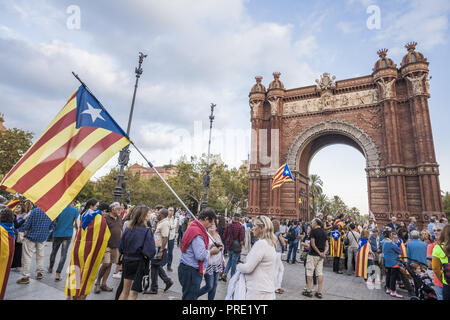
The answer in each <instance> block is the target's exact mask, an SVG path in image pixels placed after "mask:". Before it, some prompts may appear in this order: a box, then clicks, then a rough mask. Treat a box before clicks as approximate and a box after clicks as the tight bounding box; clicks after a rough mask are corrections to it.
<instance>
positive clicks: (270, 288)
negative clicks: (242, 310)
mask: <svg viewBox="0 0 450 320" xmlns="http://www.w3.org/2000/svg"><path fill="white" fill-rule="evenodd" d="M253 233H254V235H255V237H257V238H258V241H256V242H255V244H254V245H253V247H252V249H251V250H250V252H249V253H248V255H247V260H246V262H245V263H241V264H238V266H237V267H236V271H238V272H240V273H242V274H244V275H245V279H246V285H247V294H246V299H247V300H274V299H275V289H276V288H275V276H274V271H275V266H276V263H277V261H276V260H277V253H276V247H277V238H276V237H275V234H274V229H273V224H272V221H270V219H269V218H268V217H266V216H258V217H256V218H255V219H254V221H253Z"/></svg>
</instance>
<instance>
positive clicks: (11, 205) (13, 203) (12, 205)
mask: <svg viewBox="0 0 450 320" xmlns="http://www.w3.org/2000/svg"><path fill="white" fill-rule="evenodd" d="M18 204H20V200H19V199H13V200H11V201H10V202H8V204H7V205H6V206H7V207H8V208H10V209H11V210H12V211H14V209H15V208H16V207H17V205H18Z"/></svg>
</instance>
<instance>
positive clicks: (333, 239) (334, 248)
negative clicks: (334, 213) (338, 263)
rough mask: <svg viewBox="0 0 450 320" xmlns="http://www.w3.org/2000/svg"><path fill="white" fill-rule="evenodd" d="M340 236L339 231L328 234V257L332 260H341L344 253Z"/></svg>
mask: <svg viewBox="0 0 450 320" xmlns="http://www.w3.org/2000/svg"><path fill="white" fill-rule="evenodd" d="M342 238H343V236H342V234H341V233H340V232H339V231H336V230H335V231H331V233H330V256H331V257H333V258H342V253H343V251H344V243H343V241H342Z"/></svg>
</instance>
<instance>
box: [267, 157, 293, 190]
mask: <svg viewBox="0 0 450 320" xmlns="http://www.w3.org/2000/svg"><path fill="white" fill-rule="evenodd" d="M288 181H292V182H293V181H294V178H293V177H292V174H291V170H289V166H288V164H287V163H286V164H284V165H282V166H281V167H280V168H279V169H278V170H277V172H275V174H274V175H273V181H272V190H273V189H275V188H278V187H281V186H282V185H283V183H285V182H288Z"/></svg>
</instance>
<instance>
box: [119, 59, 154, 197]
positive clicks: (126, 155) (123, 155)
mask: <svg viewBox="0 0 450 320" xmlns="http://www.w3.org/2000/svg"><path fill="white" fill-rule="evenodd" d="M146 57H147V55H146V54H143V53H142V52H139V66H138V67H137V68H136V69H135V73H136V83H135V85H134V93H133V100H132V102H131V110H130V116H129V118H128V126H127V135H128V136H130V128H131V120H132V119H133V111H134V101H135V100H136V91H137V87H138V82H139V78H140V77H141V75H142V62H143V61H144V58H146ZM128 160H130V150H129V145H127V146H126V147H125V148H123V149H122V150H120V153H119V165H120V171H119V175H118V176H117V178H115V179H114V180H117V185H116V187H115V188H114V201H115V202H119V203H122V191H123V190H124V189H125V188H126V183H125V181H124V180H127V177H125V176H124V175H123V170H124V168H125V166H127V165H128ZM128 197H129V196H128Z"/></svg>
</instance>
